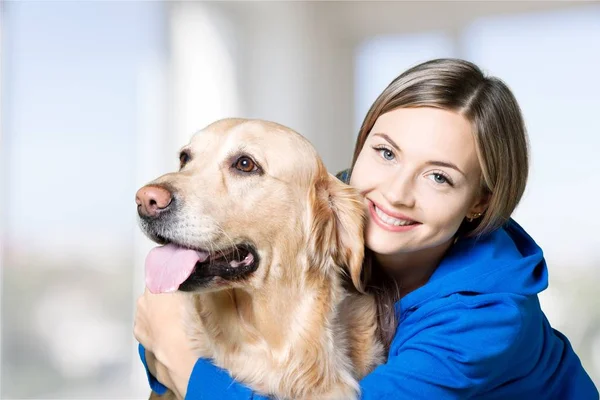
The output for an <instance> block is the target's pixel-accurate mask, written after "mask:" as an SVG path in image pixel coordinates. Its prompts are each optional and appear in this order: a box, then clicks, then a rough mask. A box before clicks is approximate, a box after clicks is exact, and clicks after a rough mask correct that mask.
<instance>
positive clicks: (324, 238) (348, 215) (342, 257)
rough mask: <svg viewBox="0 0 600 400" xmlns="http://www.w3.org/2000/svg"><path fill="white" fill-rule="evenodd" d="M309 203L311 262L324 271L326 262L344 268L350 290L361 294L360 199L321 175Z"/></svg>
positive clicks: (362, 213)
mask: <svg viewBox="0 0 600 400" xmlns="http://www.w3.org/2000/svg"><path fill="white" fill-rule="evenodd" d="M310 203H311V209H312V216H311V219H312V221H311V225H310V226H311V229H310V233H309V235H310V236H309V238H308V242H309V251H310V253H309V254H310V256H311V258H312V262H313V263H315V264H317V265H319V266H322V267H324V268H327V266H328V264H329V263H330V262H333V263H334V264H335V265H337V266H341V267H344V268H346V269H347V272H348V273H349V275H350V278H351V279H352V283H353V285H354V287H355V288H356V289H357V290H358V291H360V292H364V287H363V282H362V279H361V272H362V265H363V258H364V250H365V249H364V236H363V235H364V226H365V218H366V214H365V207H364V204H363V202H362V198H361V195H360V194H359V192H358V191H357V190H356V189H354V188H352V187H351V186H349V185H346V184H345V183H342V182H341V181H340V180H338V179H337V178H336V177H335V176H333V175H331V174H327V175H325V174H323V177H322V178H321V179H320V180H319V181H318V182H317V183H316V185H315V187H314V188H313V190H312V193H311V196H310ZM328 261H329V262H328Z"/></svg>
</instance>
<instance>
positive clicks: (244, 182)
mask: <svg viewBox="0 0 600 400" xmlns="http://www.w3.org/2000/svg"><path fill="white" fill-rule="evenodd" d="M180 164H181V167H180V170H179V171H178V172H174V173H170V174H166V175H164V176H162V177H160V178H158V179H156V180H155V181H153V182H151V183H149V184H148V185H146V186H144V187H142V188H141V189H140V190H139V191H138V193H137V196H136V203H137V206H138V214H139V216H140V225H141V227H142V229H143V231H144V232H145V233H146V235H147V236H148V237H150V238H151V239H152V240H154V241H156V242H157V243H159V244H162V245H163V246H161V247H157V248H156V249H154V250H152V251H151V253H150V254H149V255H148V258H147V261H146V283H147V285H148V287H149V289H150V290H151V291H153V292H162V291H172V290H176V289H179V290H182V291H208V290H219V289H227V288H244V289H247V290H253V289H260V288H263V287H264V286H265V284H266V283H268V282H281V280H285V279H291V280H294V279H296V280H297V279H307V275H306V274H307V273H308V274H313V275H312V276H315V277H318V276H328V275H329V276H330V275H331V274H338V273H341V272H342V271H345V272H346V273H348V274H349V275H350V277H351V278H352V282H353V283H354V285H355V286H356V287H357V289H359V290H362V286H361V276H360V275H361V268H362V259H363V251H364V247H363V246H364V242H363V224H364V210H363V207H364V206H363V203H362V201H361V200H360V197H359V194H358V193H357V192H356V191H355V190H353V189H352V188H350V187H349V186H347V185H345V184H343V183H341V182H339V181H338V180H337V179H336V178H335V177H334V176H332V175H330V174H329V173H328V172H327V171H326V169H325V167H324V165H323V163H322V161H321V160H320V158H319V157H318V155H317V153H316V151H315V149H314V148H313V146H312V145H311V144H310V143H309V142H308V141H307V140H306V139H304V138H303V137H302V136H300V135H299V134H297V133H295V132H294V131H292V130H290V129H288V128H286V127H284V126H281V125H277V124H275V123H271V122H266V121H256V120H240V119H227V120H221V121H218V122H215V123H214V124H212V125H210V126H208V127H207V128H205V129H204V130H202V131H201V132H199V133H198V134H196V135H195V136H194V137H193V138H192V140H191V142H190V143H189V144H188V145H187V146H185V147H184V148H183V149H182V150H181V153H180ZM342 273H343V272H342Z"/></svg>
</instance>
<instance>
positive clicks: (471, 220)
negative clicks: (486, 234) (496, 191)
mask: <svg viewBox="0 0 600 400" xmlns="http://www.w3.org/2000/svg"><path fill="white" fill-rule="evenodd" d="M481 214H482V213H480V212H478V213H474V214H472V215H471V216H470V217H467V221H469V222H473V220H476V219H477V218H479V217H481Z"/></svg>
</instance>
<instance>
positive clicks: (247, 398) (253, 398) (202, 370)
mask: <svg viewBox="0 0 600 400" xmlns="http://www.w3.org/2000/svg"><path fill="white" fill-rule="evenodd" d="M138 351H139V354H140V359H141V361H142V364H144V368H145V369H146V376H147V377H148V383H149V385H150V389H152V391H154V392H155V393H156V394H159V395H163V394H165V392H166V391H167V390H168V389H167V387H166V386H164V385H163V384H162V383H160V382H159V381H158V380H157V379H156V378H155V377H154V376H152V374H151V373H150V370H149V369H148V364H147V362H146V349H144V346H142V345H141V344H140V345H139V347H138ZM185 399H186V400H214V399H222V400H268V399H269V398H268V397H263V396H261V395H258V394H256V393H253V392H252V390H250V389H249V388H248V387H246V386H244V385H242V384H240V383H238V382H236V381H234V380H233V378H232V377H231V375H229V373H228V372H227V371H225V370H224V369H221V368H219V367H217V366H215V365H214V364H213V363H211V362H210V361H209V360H206V359H203V358H200V359H198V361H197V362H196V365H194V369H193V370H192V375H191V376H190V381H189V383H188V387H187V393H186V396H185Z"/></svg>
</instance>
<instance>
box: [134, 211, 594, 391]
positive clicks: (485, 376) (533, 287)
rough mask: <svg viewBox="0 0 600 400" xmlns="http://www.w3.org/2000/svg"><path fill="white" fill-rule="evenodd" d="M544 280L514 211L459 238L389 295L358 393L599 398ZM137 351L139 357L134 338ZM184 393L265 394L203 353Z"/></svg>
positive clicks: (543, 265) (543, 267) (153, 383)
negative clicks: (378, 344)
mask: <svg viewBox="0 0 600 400" xmlns="http://www.w3.org/2000/svg"><path fill="white" fill-rule="evenodd" d="M547 285H548V271H547V268H546V263H545V261H544V258H543V255H542V250H541V249H540V248H539V247H538V246H537V245H536V243H535V242H534V241H533V239H532V238H531V237H530V236H529V235H528V234H527V233H526V232H525V231H524V230H523V229H522V228H521V227H520V226H519V225H518V224H517V223H516V222H514V221H513V220H510V221H509V222H508V223H507V224H506V225H505V226H504V227H503V228H501V229H498V230H496V231H494V232H492V233H490V234H487V235H484V236H481V237H479V238H478V239H475V238H463V239H460V240H459V241H458V242H457V243H456V244H455V245H454V246H452V248H451V249H450V250H449V251H448V253H447V254H446V256H445V258H444V259H443V261H442V263H441V264H440V265H439V267H438V268H437V270H436V271H435V272H434V274H433V275H432V276H431V278H430V279H429V281H428V283H427V284H425V285H424V286H422V287H421V288H419V289H417V290H415V291H413V292H411V293H409V294H408V295H406V296H405V297H404V298H402V299H401V300H400V301H399V302H397V303H396V313H397V316H398V320H399V325H398V329H397V331H396V335H395V337H394V339H393V341H392V344H391V347H390V352H389V356H388V360H387V362H386V363H385V364H383V365H380V366H379V367H377V368H376V369H375V370H374V371H373V372H372V373H370V374H369V375H368V376H366V377H365V378H364V379H363V380H362V381H361V382H360V387H361V391H362V394H361V398H362V399H364V400H370V399H378V400H383V399H427V400H430V399H440V400H442V399H467V398H469V399H526V400H532V399H560V400H565V399H574V400H597V399H598V398H599V396H598V390H597V389H596V387H595V386H594V384H593V383H592V380H591V379H590V377H589V376H588V374H587V373H586V372H585V370H584V369H583V367H582V365H581V362H580V361H579V358H578V357H577V355H576V354H575V353H574V351H573V349H572V348H571V345H570V343H569V341H568V340H567V338H566V337H565V336H563V335H562V334H561V333H560V332H558V331H556V330H553V329H552V328H551V327H550V324H549V323H548V320H547V319H546V317H545V315H544V313H543V312H542V310H541V308H540V303H539V301H538V297H537V294H538V293H539V292H541V291H542V290H544V289H545V288H546V287H547ZM140 356H141V357H142V360H143V362H144V365H146V363H145V357H144V349H143V347H141V346H140ZM146 371H147V368H146ZM148 378H149V381H150V383H151V386H152V388H153V389H154V390H155V391H157V392H158V393H161V392H162V391H164V387H163V386H162V385H161V384H160V383H158V382H157V381H156V379H154V377H152V376H151V375H150V374H148ZM186 399H189V400H197V399H244V400H246V399H267V397H263V396H261V395H258V394H256V393H253V392H252V391H251V390H250V389H249V388H247V387H245V386H244V385H242V384H240V383H237V382H235V381H234V380H233V379H232V378H231V377H230V375H229V374H228V373H227V372H226V371H224V370H222V369H220V368H218V367H215V366H214V365H213V364H212V363H211V362H210V361H208V360H204V359H200V360H198V362H197V364H196V366H195V367H194V370H193V372H192V376H191V378H190V382H189V386H188V390H187V395H186Z"/></svg>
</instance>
